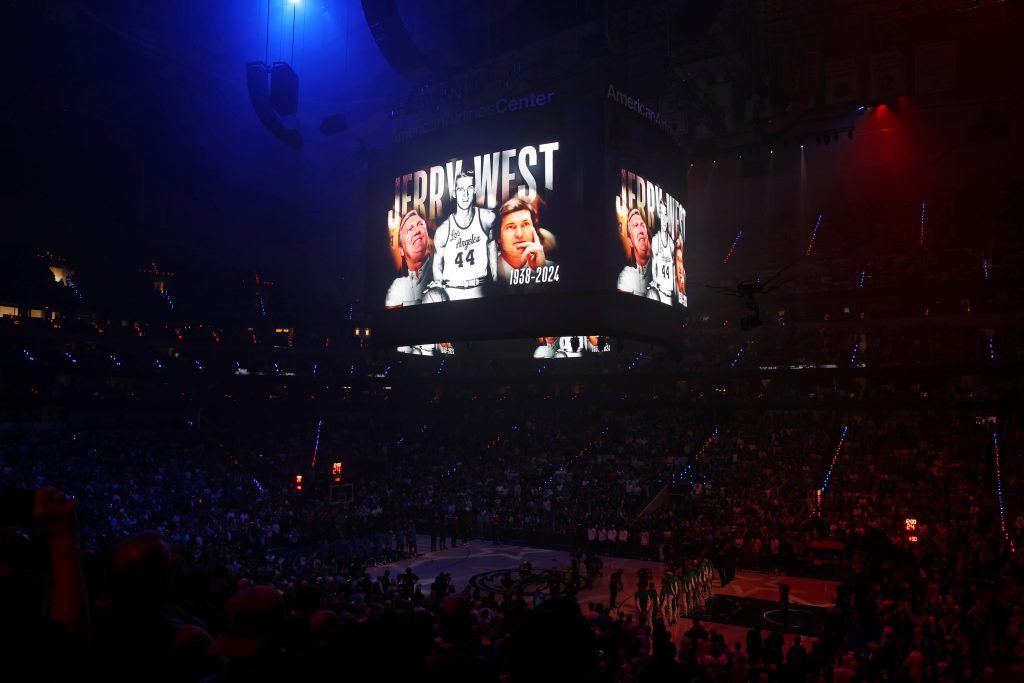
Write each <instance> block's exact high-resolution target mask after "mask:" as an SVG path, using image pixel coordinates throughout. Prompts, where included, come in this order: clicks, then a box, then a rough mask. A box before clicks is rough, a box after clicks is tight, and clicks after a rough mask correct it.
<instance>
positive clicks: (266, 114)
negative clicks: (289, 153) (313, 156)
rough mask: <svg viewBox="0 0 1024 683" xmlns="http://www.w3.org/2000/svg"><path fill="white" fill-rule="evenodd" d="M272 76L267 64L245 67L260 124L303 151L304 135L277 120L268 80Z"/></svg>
mask: <svg viewBox="0 0 1024 683" xmlns="http://www.w3.org/2000/svg"><path fill="white" fill-rule="evenodd" d="M269 76H270V67H268V66H267V65H266V63H265V62H249V63H248V64H246V65H245V84H246V86H247V87H248V90H249V101H250V102H252V108H253V109H254V110H255V111H256V116H257V117H259V120H260V122H261V123H262V124H263V125H264V126H266V128H267V130H269V131H270V132H271V133H272V134H273V135H274V137H276V138H277V139H278V140H280V141H281V142H283V143H284V144H286V145H288V146H289V147H292V148H294V149H302V145H303V140H302V133H300V132H299V131H298V130H296V129H294V128H288V127H287V126H285V125H284V124H283V123H281V120H280V119H278V118H277V115H276V114H275V113H274V109H273V107H271V106H270V90H269V88H268V83H267V79H268V77H269Z"/></svg>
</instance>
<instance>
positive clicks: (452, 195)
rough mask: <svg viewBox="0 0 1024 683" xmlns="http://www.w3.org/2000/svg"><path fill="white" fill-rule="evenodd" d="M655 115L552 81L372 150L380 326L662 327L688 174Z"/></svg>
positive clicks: (413, 336)
mask: <svg viewBox="0 0 1024 683" xmlns="http://www.w3.org/2000/svg"><path fill="white" fill-rule="evenodd" d="M610 122H611V123H610ZM651 128H652V126H651V124H650V122H648V121H647V120H645V119H643V118H642V117H639V116H637V115H635V113H633V112H630V111H629V110H622V111H615V110H614V109H611V108H610V107H609V106H607V105H606V106H602V105H601V103H600V102H599V101H594V100H577V101H572V102H561V101H559V99H558V95H557V93H556V94H554V96H551V97H547V98H546V99H545V105H544V106H543V107H540V106H538V107H534V108H531V109H528V110H526V111H522V110H519V111H516V112H514V113H506V114H502V115H493V116H489V117H487V118H482V119H472V120H469V121H465V122H463V121H462V120H461V119H459V118H458V117H456V118H455V119H454V120H453V122H452V123H451V124H450V125H444V126H438V127H430V126H428V127H425V128H423V129H424V130H428V131H429V132H427V133H424V134H422V135H416V136H411V137H409V136H406V137H403V138H402V140H401V142H400V143H398V144H395V145H394V146H392V147H391V148H390V149H387V150H382V151H380V152H378V153H376V154H375V156H374V158H373V160H372V166H371V171H370V176H371V178H372V181H371V185H370V191H369V196H368V198H367V199H368V202H369V206H370V207H371V208H370V211H369V218H370V223H369V226H368V229H369V240H368V242H367V246H368V252H367V262H366V263H367V298H368V300H369V303H370V306H371V307H373V308H375V309H376V311H378V313H377V314H376V316H377V317H378V320H377V321H376V323H375V324H376V325H377V327H378V328H379V329H381V330H382V331H383V332H384V336H382V337H380V339H381V340H388V341H394V342H395V343H396V345H401V344H424V343H426V342H431V341H432V340H436V339H450V340H452V341H459V340H468V339H481V338H485V337H492V338H497V337H499V336H501V337H504V338H516V337H518V338H524V337H534V338H537V337H539V336H540V335H543V334H546V333H548V332H549V331H550V332H556V333H559V334H561V335H567V334H568V335H571V334H572V333H573V332H575V330H579V329H584V330H586V329H590V330H593V329H597V328H603V329H606V330H608V331H609V332H616V333H618V332H620V331H628V332H629V333H631V334H632V333H634V332H635V333H637V334H638V336H640V337H659V336H663V335H664V330H668V329H669V328H670V327H674V326H675V322H674V320H670V316H674V315H675V314H676V311H675V310H673V309H676V308H680V307H682V306H685V305H686V294H685V291H686V290H685V275H684V273H685V270H684V268H683V265H682V262H683V245H684V242H685V236H686V212H685V209H684V208H683V207H684V202H685V194H684V193H685V180H686V177H685V171H683V170H681V166H682V160H681V155H680V153H679V151H678V148H676V147H671V148H669V146H668V145H666V144H665V140H664V136H663V135H661V134H660V133H661V132H660V131H658V130H656V129H654V130H653V133H652V132H651V130H648V129H651ZM602 132H604V136H602ZM623 292H626V293H628V294H630V295H634V294H635V295H636V299H635V300H634V299H632V297H628V299H629V300H630V301H635V306H633V307H632V308H635V309H636V314H631V313H629V312H627V311H626V310H625V309H624V308H623V304H624V303H625V301H626V300H627V297H624V296H623ZM647 300H649V301H647ZM666 304H667V305H666ZM666 313H667V314H669V316H666ZM428 346H429V345H428ZM545 346H549V345H547V344H545ZM432 348H434V353H435V354H437V355H440V354H439V353H438V350H437V349H438V348H440V347H436V346H435V347H432ZM566 348H571V347H566ZM581 348H583V346H581ZM588 350H589V349H588ZM415 351H416V350H414V352H415ZM420 351H421V352H422V349H420ZM445 351H447V349H445ZM441 353H443V352H441ZM574 353H575V351H574Z"/></svg>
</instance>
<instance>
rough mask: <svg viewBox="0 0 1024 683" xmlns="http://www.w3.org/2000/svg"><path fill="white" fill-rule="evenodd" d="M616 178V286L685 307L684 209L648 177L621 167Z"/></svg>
mask: <svg viewBox="0 0 1024 683" xmlns="http://www.w3.org/2000/svg"><path fill="white" fill-rule="evenodd" d="M619 176H620V179H621V183H620V186H619V188H618V193H617V194H616V195H615V198H614V211H615V225H616V231H617V234H618V236H619V241H620V243H621V245H622V254H623V256H624V257H625V262H624V265H623V266H622V270H620V271H619V276H618V280H617V282H616V285H615V286H616V288H617V289H618V290H619V291H620V292H624V293H626V294H632V295H634V296H642V297H645V298H647V299H652V300H654V301H658V302H660V303H663V304H666V305H669V306H671V305H673V303H678V304H679V305H680V306H686V267H685V264H684V259H683V255H684V244H685V242H686V209H684V208H683V205H682V204H680V203H679V201H678V200H677V199H676V198H675V197H673V196H672V195H671V194H669V193H668V192H666V191H665V190H664V189H663V188H662V187H661V186H660V185H658V184H657V183H656V182H654V181H652V180H651V179H650V178H645V177H644V176H642V175H640V174H639V173H637V172H635V171H633V170H630V169H627V168H621V169H620V173H619Z"/></svg>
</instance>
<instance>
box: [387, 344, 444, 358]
mask: <svg viewBox="0 0 1024 683" xmlns="http://www.w3.org/2000/svg"><path fill="white" fill-rule="evenodd" d="M396 350H397V351H398V352H399V353H407V354H409V355H410V356H454V355H455V345H454V344H452V343H451V342H438V343H436V344H412V345H410V346H399V347H398V348H397V349H396Z"/></svg>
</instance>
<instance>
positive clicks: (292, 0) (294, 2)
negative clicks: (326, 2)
mask: <svg viewBox="0 0 1024 683" xmlns="http://www.w3.org/2000/svg"><path fill="white" fill-rule="evenodd" d="M300 2H302V0H288V3H289V4H291V5H297V4H299V3H300Z"/></svg>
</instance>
